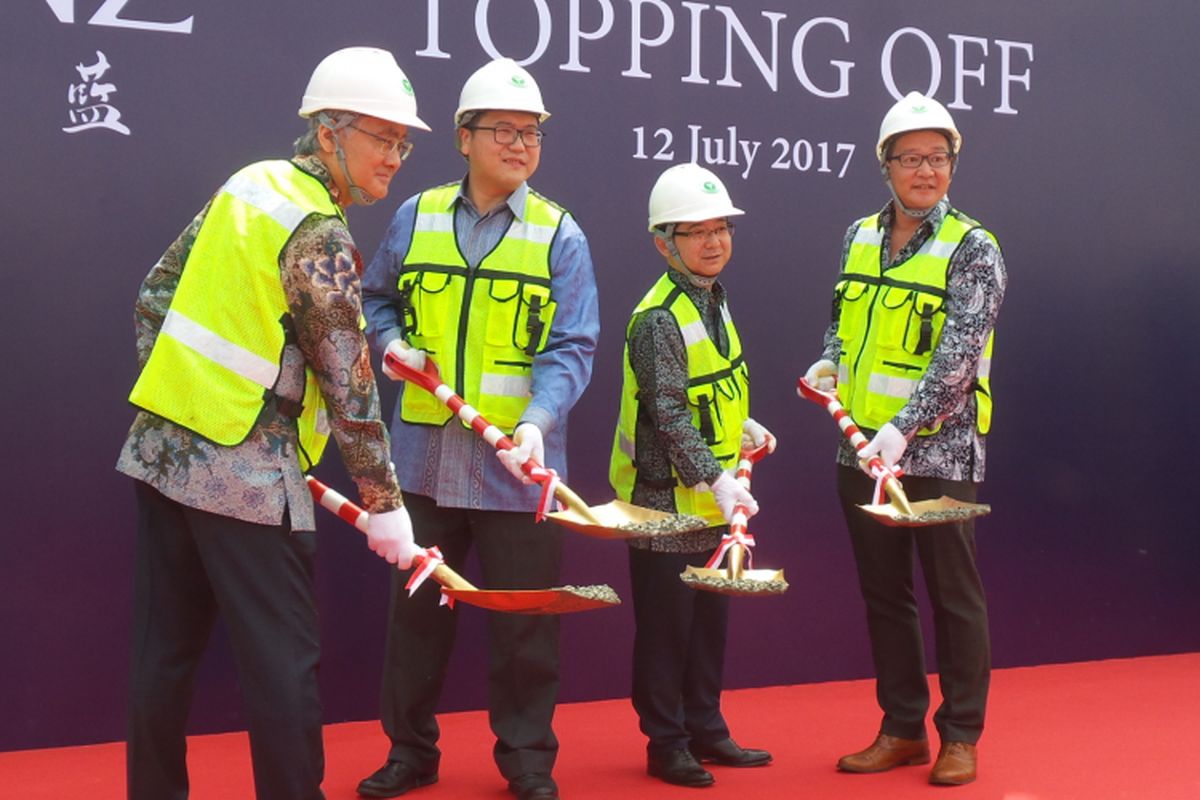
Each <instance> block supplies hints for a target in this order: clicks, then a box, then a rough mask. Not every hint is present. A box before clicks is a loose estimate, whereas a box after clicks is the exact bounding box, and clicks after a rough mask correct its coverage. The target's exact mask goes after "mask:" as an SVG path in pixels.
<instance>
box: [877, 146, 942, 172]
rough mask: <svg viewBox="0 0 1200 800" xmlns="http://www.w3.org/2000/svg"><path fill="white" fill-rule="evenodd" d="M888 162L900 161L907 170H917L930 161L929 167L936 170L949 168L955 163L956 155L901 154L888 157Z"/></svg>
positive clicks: (938, 153)
mask: <svg viewBox="0 0 1200 800" xmlns="http://www.w3.org/2000/svg"><path fill="white" fill-rule="evenodd" d="M887 160H888V161H898V162H900V166H902V167H904V168H905V169H916V168H917V167H919V166H921V164H922V163H924V162H926V161H928V162H929V166H931V167H933V168H934V169H941V168H942V167H947V166H949V165H950V162H952V161H954V155H953V154H952V153H947V152H945V151H942V150H939V151H938V152H936V153H930V154H929V155H927V156H923V155H921V154H920V153H901V154H900V155H898V156H888V159H887Z"/></svg>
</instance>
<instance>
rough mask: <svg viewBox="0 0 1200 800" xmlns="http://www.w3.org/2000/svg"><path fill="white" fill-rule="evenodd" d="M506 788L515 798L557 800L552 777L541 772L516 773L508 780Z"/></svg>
mask: <svg viewBox="0 0 1200 800" xmlns="http://www.w3.org/2000/svg"><path fill="white" fill-rule="evenodd" d="M508 790H509V791H510V792H512V793H513V794H515V795H516V796H517V800H558V786H557V785H556V784H555V783H554V778H551V777H550V776H549V775H547V774H545V773H543V772H531V773H529V774H528V775H518V776H517V777H515V778H513V779H512V780H510V781H509V782H508Z"/></svg>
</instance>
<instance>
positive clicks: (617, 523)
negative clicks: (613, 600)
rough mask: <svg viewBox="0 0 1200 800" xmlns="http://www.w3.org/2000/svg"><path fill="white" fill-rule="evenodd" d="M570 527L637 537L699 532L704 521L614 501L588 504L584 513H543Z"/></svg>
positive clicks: (597, 533) (617, 536)
mask: <svg viewBox="0 0 1200 800" xmlns="http://www.w3.org/2000/svg"><path fill="white" fill-rule="evenodd" d="M546 516H547V517H549V518H550V519H552V520H554V521H555V522H557V523H559V524H560V525H566V526H567V527H568V528H571V529H572V530H576V531H579V532H580V533H583V534H587V535H588V536H595V537H597V538H600V539H638V538H649V537H654V536H669V535H672V534H676V533H687V532H688V531H698V530H701V529H702V528H704V527H706V525H707V523H705V521H704V520H703V519H701V518H700V517H693V516H688V515H681V514H669V513H667V512H665V511H653V510H651V509H649V508H642V507H641V506H635V505H633V504H632V503H626V502H624V501H623V500H613V501H612V502H609V503H605V504H604V505H600V506H587V507H586V512H584V511H580V510H576V509H573V508H567V509H566V510H564V511H554V512H552V513H550V514H547V515H546Z"/></svg>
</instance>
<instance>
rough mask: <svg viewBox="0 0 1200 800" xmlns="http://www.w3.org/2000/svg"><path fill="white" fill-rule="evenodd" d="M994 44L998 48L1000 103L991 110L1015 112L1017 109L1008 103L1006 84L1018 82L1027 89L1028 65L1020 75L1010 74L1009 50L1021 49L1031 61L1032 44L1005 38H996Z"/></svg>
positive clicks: (1001, 112) (1000, 112) (1010, 60)
mask: <svg viewBox="0 0 1200 800" xmlns="http://www.w3.org/2000/svg"><path fill="white" fill-rule="evenodd" d="M996 45H997V46H998V47H999V48H1000V105H999V106H997V107H996V108H994V109H992V110H993V111H995V112H996V113H997V114H1016V113H1017V110H1016V109H1015V108H1013V107H1012V106H1011V105H1009V103H1008V85H1009V84H1010V83H1020V84H1023V85H1024V86H1025V91H1029V67H1028V65H1027V66H1026V67H1025V72H1024V73H1023V74H1021V75H1014V74H1012V73H1011V72H1010V71H1009V70H1010V69H1011V68H1012V58H1011V56H1010V55H1009V51H1010V50H1022V51H1024V52H1025V54H1026V55H1027V56H1029V62H1030V63H1033V45H1032V44H1030V43H1029V42H1010V41H1007V40H1006V39H997V40H996Z"/></svg>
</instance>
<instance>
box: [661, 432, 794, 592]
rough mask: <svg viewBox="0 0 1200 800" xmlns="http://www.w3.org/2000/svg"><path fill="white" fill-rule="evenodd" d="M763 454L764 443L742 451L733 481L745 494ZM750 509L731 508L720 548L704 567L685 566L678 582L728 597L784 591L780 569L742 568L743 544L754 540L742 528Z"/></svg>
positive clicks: (764, 449) (785, 588)
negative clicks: (727, 530) (725, 563)
mask: <svg viewBox="0 0 1200 800" xmlns="http://www.w3.org/2000/svg"><path fill="white" fill-rule="evenodd" d="M766 453H767V446H766V444H763V445H760V446H759V447H756V448H754V449H753V450H743V451H742V458H741V461H740V462H739V463H738V469H737V480H738V483H740V484H741V485H742V487H743V488H745V489H746V490H747V491H748V490H749V489H750V471H751V468H752V467H753V465H754V462H756V461H758V460H759V459H760V458H762V457H763V456H764V455H766ZM749 517H750V510H749V509H748V508H746V506H745V505H742V504H738V505H737V506H735V507H734V509H733V521H732V522H730V523H729V534H728V535H727V536H726V537H725V538H724V539H722V540H721V546H720V547H718V548H717V552H715V553H713V557H712V558H711V559H710V560H709V562H708V565H707V566H704V567H688V568H687V569H685V570H684V571H683V572H682V573H680V575H679V580H681V581H683V582H684V583H686V584H687V585H688V586H690V587H692V588H693V589H703V590H704V591H706V592H716V593H717V594H732V595H765V594H783V593H784V592H786V591H787V588H788V584H787V581H785V580H784V579H783V570H781V569H778V570H776V569H744V568H743V566H742V563H743V561H744V560H746V555H747V554H748V552H749V551H748V550H747V549H746V547H747V545H753V544H754V539H753V538H751V537H749V536H747V535H746V525H747V521H748V520H749ZM722 556H726V557H727V566H726V568H725V569H719V568H717V564H720V563H721V559H722Z"/></svg>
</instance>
